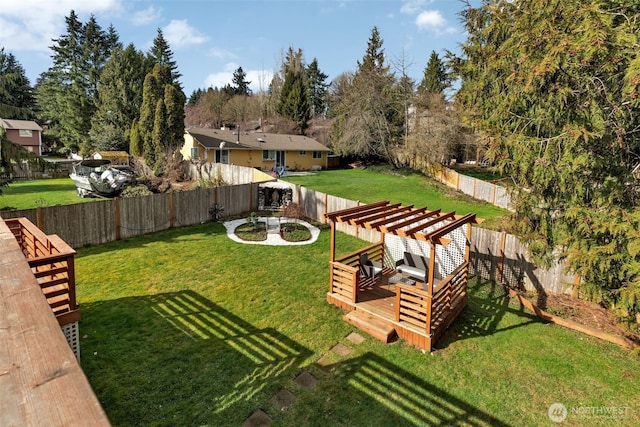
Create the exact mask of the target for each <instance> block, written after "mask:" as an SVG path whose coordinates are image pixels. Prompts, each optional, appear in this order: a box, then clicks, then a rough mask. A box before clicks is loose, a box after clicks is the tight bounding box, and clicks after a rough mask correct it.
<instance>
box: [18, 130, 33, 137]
mask: <svg viewBox="0 0 640 427" xmlns="http://www.w3.org/2000/svg"><path fill="white" fill-rule="evenodd" d="M19 134H20V136H24V137H28V138H31V137H32V136H33V134H32V132H31V129H20V131H19Z"/></svg>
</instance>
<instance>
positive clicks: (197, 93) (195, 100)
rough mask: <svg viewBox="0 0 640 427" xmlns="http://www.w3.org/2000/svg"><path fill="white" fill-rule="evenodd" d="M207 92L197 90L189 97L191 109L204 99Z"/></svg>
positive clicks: (188, 102) (188, 103)
mask: <svg viewBox="0 0 640 427" xmlns="http://www.w3.org/2000/svg"><path fill="white" fill-rule="evenodd" d="M205 93H206V92H205V91H204V89H200V88H198V89H196V90H194V91H193V92H191V96H189V100H188V101H187V105H188V106H190V107H193V106H194V105H196V104H198V102H199V101H200V100H201V99H202V96H203V95H204V94H205Z"/></svg>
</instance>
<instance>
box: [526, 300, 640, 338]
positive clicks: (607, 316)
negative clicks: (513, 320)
mask: <svg viewBox="0 0 640 427" xmlns="http://www.w3.org/2000/svg"><path fill="white" fill-rule="evenodd" d="M527 298H528V299H529V300H530V301H533V302H535V301H536V297H535V296H534V295H528V296H527ZM537 305H538V306H539V307H540V308H541V309H543V310H545V311H546V312H548V313H550V314H553V315H556V316H558V317H562V318H563V319H568V320H572V321H574V322H576V323H579V324H581V325H585V326H589V327H592V328H595V329H599V330H601V331H604V332H607V333H609V334H612V335H618V336H622V337H627V338H629V339H631V340H632V341H635V342H640V340H639V339H638V336H637V334H633V333H631V331H629V330H628V329H625V328H624V327H623V326H621V325H620V324H619V323H618V322H617V320H616V318H615V317H614V316H613V315H612V314H611V313H610V312H609V311H608V310H607V309H606V308H604V307H602V306H600V305H598V304H595V303H592V302H589V301H585V300H583V299H576V298H572V297H571V296H569V295H561V294H549V295H546V296H545V297H544V298H542V301H540V300H539V302H538V304H537Z"/></svg>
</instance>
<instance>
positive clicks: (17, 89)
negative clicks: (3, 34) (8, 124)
mask: <svg viewBox="0 0 640 427" xmlns="http://www.w3.org/2000/svg"><path fill="white" fill-rule="evenodd" d="M34 110H35V99H34V97H33V89H32V88H31V84H30V83H29V79H28V78H27V76H26V75H25V71H24V68H22V65H20V63H19V62H18V61H17V60H16V58H15V57H14V56H13V54H12V53H5V51H4V48H0V117H1V118H4V119H19V120H20V119H21V120H30V119H33V118H34V117H35V113H34Z"/></svg>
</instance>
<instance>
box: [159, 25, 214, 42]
mask: <svg viewBox="0 0 640 427" xmlns="http://www.w3.org/2000/svg"><path fill="white" fill-rule="evenodd" d="M162 34H163V35H164V38H165V39H166V40H167V42H168V43H169V45H170V46H171V47H172V48H173V47H177V48H179V47H184V46H190V45H194V44H200V43H204V42H206V41H207V40H208V37H206V36H205V35H203V34H201V33H200V32H199V31H198V30H197V29H195V28H194V27H191V26H190V25H189V24H188V23H187V20H186V19H174V20H172V21H171V22H169V24H168V25H167V26H166V27H164V28H163V29H162Z"/></svg>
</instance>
